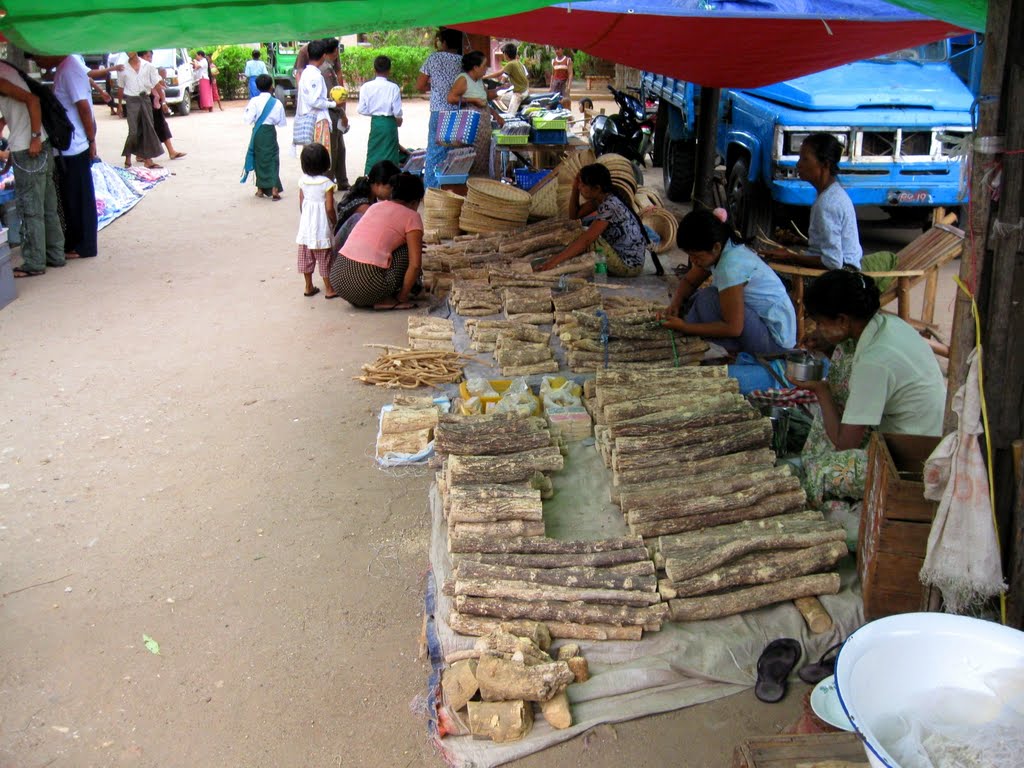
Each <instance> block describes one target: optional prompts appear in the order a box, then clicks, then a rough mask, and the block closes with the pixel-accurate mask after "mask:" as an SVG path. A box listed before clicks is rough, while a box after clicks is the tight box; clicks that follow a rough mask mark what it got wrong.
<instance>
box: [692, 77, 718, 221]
mask: <svg viewBox="0 0 1024 768" xmlns="http://www.w3.org/2000/svg"><path fill="white" fill-rule="evenodd" d="M720 95H721V91H720V90H719V89H718V88H705V87H701V89H700V112H699V113H698V115H697V120H698V124H697V168H696V172H695V174H694V178H695V179H696V187H695V188H694V193H693V199H694V200H696V201H697V202H700V203H704V204H705V205H706V206H707V207H708V208H714V207H715V196H714V189H713V188H714V180H715V143H716V142H715V140H716V138H717V136H716V134H717V132H718V101H719V97H720Z"/></svg>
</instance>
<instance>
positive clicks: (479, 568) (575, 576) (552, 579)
mask: <svg viewBox="0 0 1024 768" xmlns="http://www.w3.org/2000/svg"><path fill="white" fill-rule="evenodd" d="M455 577H456V578H457V579H461V578H466V579H496V580H502V581H519V582H524V583H529V584H550V585H552V586H558V587H594V588H599V589H625V590H637V591H641V592H654V591H655V589H656V588H657V580H656V579H655V577H654V576H653V575H650V576H627V575H623V574H618V573H615V572H614V571H610V570H608V569H606V568H588V567H578V568H516V567H515V566H511V565H494V564H490V563H479V562H476V561H473V560H461V561H459V564H458V567H457V568H456V569H455Z"/></svg>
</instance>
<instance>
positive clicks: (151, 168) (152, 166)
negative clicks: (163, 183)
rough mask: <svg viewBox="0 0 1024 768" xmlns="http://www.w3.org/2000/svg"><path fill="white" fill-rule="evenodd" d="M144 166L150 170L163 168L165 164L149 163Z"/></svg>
mask: <svg viewBox="0 0 1024 768" xmlns="http://www.w3.org/2000/svg"><path fill="white" fill-rule="evenodd" d="M144 167H145V168H149V169H150V170H156V169H161V168H163V166H162V165H160V164H159V163H152V164H151V165H147V166H144Z"/></svg>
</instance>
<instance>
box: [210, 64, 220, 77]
mask: <svg viewBox="0 0 1024 768" xmlns="http://www.w3.org/2000/svg"><path fill="white" fill-rule="evenodd" d="M210 74H211V75H213V76H214V77H216V76H217V75H219V74H220V70H219V69H217V65H216V64H214V63H213V62H212V61H211V62H210Z"/></svg>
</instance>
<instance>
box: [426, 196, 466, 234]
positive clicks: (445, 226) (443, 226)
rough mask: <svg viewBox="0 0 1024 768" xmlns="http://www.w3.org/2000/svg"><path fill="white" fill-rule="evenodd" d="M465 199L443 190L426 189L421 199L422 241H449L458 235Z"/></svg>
mask: <svg viewBox="0 0 1024 768" xmlns="http://www.w3.org/2000/svg"><path fill="white" fill-rule="evenodd" d="M465 200H466V199H465V198H464V197H462V196H461V195H456V194H455V193H454V192H448V191H447V190H443V189H428V190H427V193H426V195H425V196H424V197H423V239H424V240H426V241H427V242H428V243H439V242H441V241H442V240H451V239H452V238H453V237H456V236H457V235H458V234H459V215H460V214H461V213H462V204H463V203H464V202H465Z"/></svg>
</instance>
